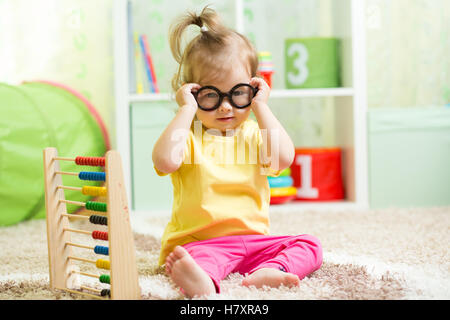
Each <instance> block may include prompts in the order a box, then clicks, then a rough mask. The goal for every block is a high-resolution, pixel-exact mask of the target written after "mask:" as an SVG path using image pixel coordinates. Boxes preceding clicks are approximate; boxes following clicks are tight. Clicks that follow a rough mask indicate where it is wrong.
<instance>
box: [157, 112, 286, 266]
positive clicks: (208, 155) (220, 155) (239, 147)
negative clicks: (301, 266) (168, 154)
mask: <svg viewBox="0 0 450 320" xmlns="http://www.w3.org/2000/svg"><path fill="white" fill-rule="evenodd" d="M200 127H201V125H200ZM262 142H263V139H262V135H261V131H260V129H259V127H258V124H257V123H256V122H255V121H254V120H250V119H247V120H246V121H244V122H243V123H242V124H241V125H240V127H239V128H237V129H235V135H234V136H228V137H226V136H216V135H213V134H210V133H209V132H208V131H205V130H204V129H203V128H202V129H200V130H195V129H193V130H190V132H189V137H188V139H187V143H186V148H185V150H184V154H183V156H184V157H183V159H184V161H183V163H182V165H181V166H180V168H178V170H177V171H175V172H173V173H171V178H172V184H173V192H174V199H173V207H172V218H171V220H170V222H169V223H168V225H167V227H166V229H165V231H164V234H163V237H162V241H161V242H162V243H161V245H162V248H161V253H160V257H159V264H160V265H162V264H164V262H165V258H166V256H167V255H168V254H169V253H170V252H171V251H172V250H173V249H174V248H175V246H177V245H183V244H186V243H189V242H192V241H199V240H205V239H211V238H216V237H221V236H229V235H243V234H268V232H269V214H268V211H269V210H268V209H269V202H270V188H269V183H268V180H267V176H268V175H270V176H277V175H279V173H280V172H279V171H275V170H273V169H271V168H270V166H267V165H266V166H265V165H262V164H261V162H262V161H260V156H259V152H260V151H259V150H260V146H261V144H262ZM155 170H156V172H157V174H158V175H160V176H163V175H165V174H164V173H162V172H160V171H158V170H157V169H156V168H155Z"/></svg>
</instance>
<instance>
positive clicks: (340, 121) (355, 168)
mask: <svg viewBox="0 0 450 320" xmlns="http://www.w3.org/2000/svg"><path fill="white" fill-rule="evenodd" d="M235 10H236V11H235V21H236V26H235V29H236V30H237V31H239V32H241V33H244V31H245V30H244V4H243V0H235ZM338 10H339V11H340V12H338V13H337V16H339V18H340V21H338V22H336V21H335V22H334V26H333V27H334V33H335V34H334V36H336V37H339V38H340V39H341V40H342V43H343V64H344V65H345V66H346V67H345V69H344V70H343V84H344V87H341V88H323V89H298V90H292V89H286V90H272V92H271V96H270V97H271V99H283V98H304V97H332V98H333V99H334V106H335V108H336V109H335V110H336V111H335V115H336V116H335V127H336V132H335V136H336V145H337V146H339V147H340V148H341V149H342V163H343V180H344V187H345V190H346V199H345V200H344V201H338V202H292V203H289V204H285V205H277V206H272V207H271V209H273V210H274V211H277V212H278V211H290V210H296V211H298V210H302V209H308V210H311V209H315V210H352V209H359V208H362V209H363V208H367V207H368V206H369V204H368V172H367V159H368V156H367V125H366V115H367V92H366V51H365V50H366V46H365V43H366V39H365V0H339V7H338ZM113 18H114V20H113V21H114V60H115V61H114V71H115V101H116V109H115V126H116V130H115V132H114V134H115V139H114V140H113V141H114V142H115V148H116V149H117V150H118V151H119V152H120V153H121V155H122V160H123V170H124V178H125V183H126V188H127V192H128V198H129V199H131V187H132V177H131V173H132V168H131V140H130V139H131V127H130V106H131V103H134V102H151V101H171V99H172V96H171V95H170V94H168V93H158V94H151V93H147V94H130V93H129V91H130V90H129V83H128V72H129V70H128V48H127V45H126V44H127V43H128V32H127V25H128V21H127V1H126V0H114V12H113ZM174 103H175V102H174ZM131 211H135V210H134V208H131ZM149 214H150V215H161V214H170V213H169V212H161V211H158V210H155V211H154V212H153V211H152V212H151V213H149Z"/></svg>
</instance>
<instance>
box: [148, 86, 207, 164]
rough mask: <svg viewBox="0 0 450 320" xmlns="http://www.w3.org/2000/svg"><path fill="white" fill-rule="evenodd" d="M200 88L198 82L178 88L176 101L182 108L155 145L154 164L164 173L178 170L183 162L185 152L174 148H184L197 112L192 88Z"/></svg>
mask: <svg viewBox="0 0 450 320" xmlns="http://www.w3.org/2000/svg"><path fill="white" fill-rule="evenodd" d="M199 88H200V86H199V85H198V84H194V83H188V84H185V85H183V86H182V87H181V88H180V89H178V91H177V94H176V101H177V103H178V105H179V106H180V108H179V109H178V112H177V114H176V115H175V117H174V118H173V119H172V121H171V122H170V123H169V125H168V126H167V128H166V129H165V130H164V131H163V133H162V134H161V136H160V137H159V139H158V141H156V143H155V146H154V147H153V153H152V160H153V164H154V166H155V168H156V169H158V170H159V171H161V172H163V173H172V172H174V171H176V170H177V169H178V168H179V167H180V166H181V163H182V162H183V152H174V150H175V151H176V150H178V151H180V150H184V146H185V145H186V139H187V138H188V136H189V130H190V127H191V124H192V120H193V119H194V116H195V113H196V112H197V102H196V101H195V98H194V96H193V95H192V93H191V90H198V89H199Z"/></svg>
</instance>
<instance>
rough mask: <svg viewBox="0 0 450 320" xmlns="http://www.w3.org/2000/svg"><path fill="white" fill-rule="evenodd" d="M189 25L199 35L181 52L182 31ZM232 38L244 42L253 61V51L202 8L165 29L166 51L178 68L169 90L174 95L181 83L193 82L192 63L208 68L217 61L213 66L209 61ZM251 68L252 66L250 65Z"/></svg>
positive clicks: (213, 15) (215, 15)
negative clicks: (197, 30) (193, 26)
mask: <svg viewBox="0 0 450 320" xmlns="http://www.w3.org/2000/svg"><path fill="white" fill-rule="evenodd" d="M190 25H196V26H198V27H199V29H200V34H199V35H197V36H196V37H195V38H194V39H192V40H191V41H189V42H188V44H187V45H186V47H185V48H182V46H183V43H182V42H183V38H184V35H185V31H186V30H187V29H188V27H189V26H190ZM233 35H235V36H236V35H238V38H242V39H240V40H241V41H242V40H244V42H246V44H247V47H249V49H250V51H253V52H252V55H253V56H254V57H256V59H257V55H256V51H255V50H254V49H253V46H252V45H251V44H250V42H249V41H248V40H247V39H246V38H245V37H243V36H242V35H240V34H238V33H236V32H235V31H233V30H231V29H229V28H228V27H226V26H225V25H224V24H223V23H222V21H221V19H220V17H219V15H218V14H217V13H216V11H215V10H213V9H211V8H209V7H208V6H206V7H205V8H203V10H202V11H201V12H200V14H198V15H197V14H196V13H195V12H188V13H187V14H185V15H182V16H180V17H178V19H177V20H175V22H174V23H173V24H172V25H171V27H170V29H169V44H170V50H171V52H172V55H173V57H174V59H175V61H176V62H177V63H178V65H179V66H178V71H177V73H176V74H175V75H174V77H173V78H172V88H173V90H174V91H177V90H178V89H179V88H180V87H181V86H182V85H183V83H185V82H192V81H193V62H194V61H196V62H202V63H204V62H205V61H206V64H208V65H214V64H217V61H216V62H215V63H214V62H213V61H212V60H214V59H216V58H217V57H216V56H217V54H218V53H220V52H221V51H224V49H225V47H226V42H227V40H228V39H229V38H230V37H232V36H233ZM199 56H201V57H199ZM210 60H211V61H210ZM256 63H257V61H256ZM251 64H252V65H253V64H254V61H252V63H251ZM197 67H199V65H197ZM252 69H253V66H252Z"/></svg>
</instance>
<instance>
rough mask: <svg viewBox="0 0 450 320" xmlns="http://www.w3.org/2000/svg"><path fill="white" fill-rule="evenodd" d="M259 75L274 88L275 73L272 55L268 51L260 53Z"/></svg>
mask: <svg viewBox="0 0 450 320" xmlns="http://www.w3.org/2000/svg"><path fill="white" fill-rule="evenodd" d="M258 61H259V63H258V73H259V74H260V75H261V76H262V77H263V78H264V80H265V81H266V82H267V84H268V85H269V87H271V88H272V74H273V73H274V68H273V62H272V54H271V53H270V52H268V51H263V52H259V53H258Z"/></svg>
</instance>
